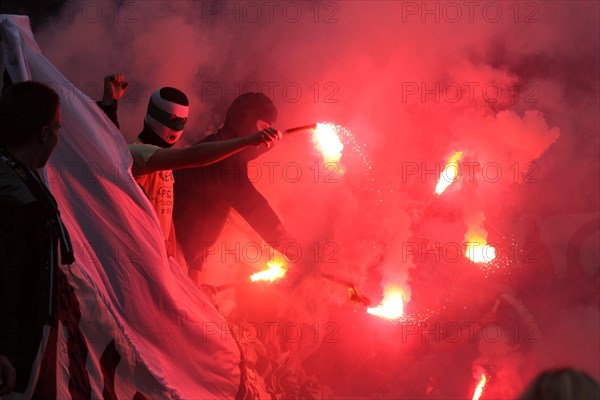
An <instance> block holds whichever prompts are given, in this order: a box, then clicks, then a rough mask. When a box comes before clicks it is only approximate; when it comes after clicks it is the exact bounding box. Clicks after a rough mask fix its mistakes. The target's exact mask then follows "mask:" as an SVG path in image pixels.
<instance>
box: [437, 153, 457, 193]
mask: <svg viewBox="0 0 600 400" xmlns="http://www.w3.org/2000/svg"><path fill="white" fill-rule="evenodd" d="M461 158H462V151H457V152H456V153H454V155H453V156H452V157H450V159H449V160H448V162H447V163H446V167H445V168H444V170H443V171H442V173H441V174H440V179H438V183H437V185H436V186H435V192H436V193H437V194H438V195H440V194H442V193H443V192H444V190H446V188H447V187H448V186H450V185H451V184H452V183H454V181H455V180H456V178H457V177H458V162H459V161H460V159H461Z"/></svg>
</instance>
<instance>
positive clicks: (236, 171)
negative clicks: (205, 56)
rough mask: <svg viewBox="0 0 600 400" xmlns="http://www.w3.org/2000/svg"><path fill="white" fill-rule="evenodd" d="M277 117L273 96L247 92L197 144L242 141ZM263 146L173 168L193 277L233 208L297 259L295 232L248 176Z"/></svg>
mask: <svg viewBox="0 0 600 400" xmlns="http://www.w3.org/2000/svg"><path fill="white" fill-rule="evenodd" d="M276 120H277V109H276V108H275V105H274V104H273V102H272V101H271V99H269V98H268V97H267V96H266V95H264V94H263V93H245V94H242V95H241V96H239V97H238V98H237V99H235V100H234V101H233V103H232V104H231V105H230V106H229V109H228V110H227V114H226V117H225V122H224V124H223V126H222V127H221V128H220V129H219V130H218V131H217V132H216V133H214V134H211V135H209V136H207V137H206V138H204V139H203V140H202V141H201V142H199V143H200V144H203V143H204V144H208V143H224V142H225V141H228V140H240V139H243V138H245V137H248V135H251V134H252V133H253V132H256V130H263V129H268V128H269V127H270V126H271V125H272V124H273V123H274V122H275V121H276ZM265 151H267V149H265V148H262V149H261V148H250V149H246V150H244V151H241V152H239V153H237V154H235V155H233V156H231V157H229V158H227V159H224V160H221V161H219V162H218V163H214V164H212V165H209V166H206V167H203V168H192V169H187V170H181V171H177V172H176V173H175V178H176V179H175V193H176V195H177V201H176V202H175V208H174V211H173V220H174V223H175V226H176V228H177V230H178V232H180V236H179V243H180V244H181V248H182V250H183V253H184V255H185V258H186V260H187V263H188V265H189V268H190V270H189V273H190V276H191V277H192V278H193V279H194V280H195V281H196V282H199V281H200V271H201V270H202V266H203V264H204V263H205V261H206V257H207V256H208V254H209V252H210V249H211V246H213V245H214V244H215V242H216V240H217V239H218V236H219V235H220V233H221V231H222V229H223V226H224V224H225V222H226V220H227V217H228V215H229V212H230V211H231V210H235V211H237V212H238V213H239V214H240V215H241V216H242V217H243V218H244V219H245V220H246V222H247V223H248V224H249V225H250V226H251V227H252V228H253V229H254V230H255V231H256V232H257V233H258V234H259V235H260V236H261V237H262V239H263V240H264V241H265V242H267V243H268V244H269V245H270V246H271V247H273V248H275V249H276V250H278V251H279V252H281V253H283V254H284V255H286V256H288V259H293V258H297V255H296V254H293V255H290V254H285V253H286V251H289V250H292V251H293V250H296V249H297V247H295V246H288V245H289V244H290V243H291V242H293V240H292V237H291V235H290V234H289V233H288V231H287V230H286V228H285V227H284V225H283V223H282V222H281V220H280V219H279V217H278V216H277V214H276V213H275V212H274V211H273V209H272V208H271V206H270V204H269V202H268V201H267V199H266V198H265V197H264V196H263V195H262V194H261V193H260V192H259V191H258V190H257V189H256V188H255V187H254V185H253V184H252V182H251V181H250V179H249V177H248V162H249V161H251V160H254V159H255V158H257V157H258V156H260V155H261V154H263V153H264V152H265Z"/></svg>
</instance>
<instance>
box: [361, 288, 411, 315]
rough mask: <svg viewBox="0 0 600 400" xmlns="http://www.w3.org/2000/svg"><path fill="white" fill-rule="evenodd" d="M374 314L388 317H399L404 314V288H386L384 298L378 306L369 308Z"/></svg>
mask: <svg viewBox="0 0 600 400" xmlns="http://www.w3.org/2000/svg"><path fill="white" fill-rule="evenodd" d="M367 312H368V313H369V314H372V315H377V316H378V317H382V318H387V319H398V318H400V317H401V316H402V315H404V300H403V297H402V290H400V288H398V287H394V286H392V287H389V288H386V289H385V290H384V294H383V300H381V304H380V305H378V306H377V307H369V308H367Z"/></svg>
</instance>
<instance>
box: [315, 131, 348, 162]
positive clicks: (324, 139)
mask: <svg viewBox="0 0 600 400" xmlns="http://www.w3.org/2000/svg"><path fill="white" fill-rule="evenodd" d="M343 129H344V128H343V127H341V126H339V125H335V124H332V123H330V122H323V123H318V124H317V127H316V129H314V130H313V137H312V139H313V143H314V145H315V147H316V148H317V150H318V151H319V153H321V156H322V157H323V161H324V162H325V163H337V162H338V161H340V159H341V158H342V150H343V149H344V144H343V143H342V141H341V140H340V137H339V133H340V131H341V130H343Z"/></svg>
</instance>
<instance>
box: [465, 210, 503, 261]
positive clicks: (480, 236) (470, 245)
mask: <svg viewBox="0 0 600 400" xmlns="http://www.w3.org/2000/svg"><path fill="white" fill-rule="evenodd" d="M483 221H485V216H484V215H483V212H481V211H475V212H473V213H472V215H471V216H470V218H468V219H467V221H466V222H467V233H466V234H465V241H466V246H467V250H466V251H465V256H466V257H467V258H468V259H469V260H471V261H473V262H474V263H478V264H483V263H489V262H491V261H493V260H494V259H495V258H496V249H495V248H494V247H493V246H491V245H489V244H488V243H487V240H486V239H487V231H486V230H485V228H484V227H483Z"/></svg>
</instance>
